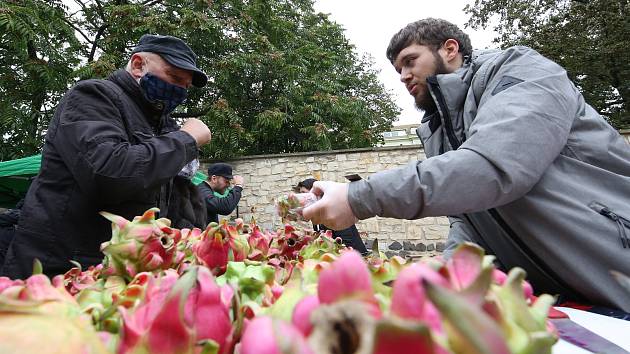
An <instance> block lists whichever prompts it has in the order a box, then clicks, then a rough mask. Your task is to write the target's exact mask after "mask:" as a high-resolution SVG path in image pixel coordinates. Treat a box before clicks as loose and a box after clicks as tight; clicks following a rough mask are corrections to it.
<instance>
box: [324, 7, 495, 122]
mask: <svg viewBox="0 0 630 354" xmlns="http://www.w3.org/2000/svg"><path fill="white" fill-rule="evenodd" d="M473 2H474V0H437V1H436V0H415V1H414V0H386V1H382V0H373V1H366V0H315V10H316V11H320V12H323V13H328V14H330V18H331V19H332V20H334V21H335V22H337V23H338V24H340V25H342V26H343V27H344V28H345V30H346V37H347V38H348V40H349V41H350V43H352V44H354V45H355V46H356V47H357V51H358V52H359V53H369V54H370V55H372V57H373V58H374V62H375V68H376V69H377V70H380V71H381V72H380V75H379V78H380V80H381V82H382V83H383V85H385V88H387V89H388V90H390V91H391V92H392V93H393V94H394V99H395V101H396V103H397V104H398V106H400V108H401V109H402V113H401V114H400V118H399V120H398V122H396V123H394V124H395V125H398V124H410V123H419V122H420V116H421V113H419V112H418V111H417V110H416V109H415V107H414V105H413V98H412V97H411V96H410V95H409V93H407V90H406V89H405V87H404V86H403V84H402V83H401V82H400V80H399V76H398V73H396V70H394V68H393V67H392V66H391V64H390V63H389V60H387V58H386V57H385V50H386V49H387V45H388V44H389V40H390V38H391V37H392V35H394V34H395V33H396V32H398V31H399V30H400V29H401V28H402V27H404V26H405V25H406V24H407V23H410V22H414V21H416V20H419V19H422V18H425V17H438V18H443V19H445V20H448V21H450V22H452V23H454V24H456V25H458V26H459V27H460V28H462V29H463V30H464V31H465V32H466V33H468V35H469V36H470V39H471V41H472V45H473V48H475V49H483V48H492V47H493V45H492V38H494V37H495V35H494V32H493V31H491V30H489V29H488V30H485V31H473V30H471V29H469V28H468V29H467V28H464V24H465V23H466V21H467V20H468V16H467V15H466V14H465V13H464V11H463V8H464V6H466V4H468V3H473Z"/></svg>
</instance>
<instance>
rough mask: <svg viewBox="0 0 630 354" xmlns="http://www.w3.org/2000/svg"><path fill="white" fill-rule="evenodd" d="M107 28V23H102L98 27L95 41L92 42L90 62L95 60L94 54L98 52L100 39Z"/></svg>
mask: <svg viewBox="0 0 630 354" xmlns="http://www.w3.org/2000/svg"><path fill="white" fill-rule="evenodd" d="M106 28H107V25H106V24H102V25H101V27H99V28H98V31H97V32H96V35H95V36H94V42H92V50H91V51H90V56H89V57H88V60H87V61H88V63H91V62H93V61H94V55H95V54H96V48H97V47H98V39H99V38H100V37H101V35H103V32H105V29H106Z"/></svg>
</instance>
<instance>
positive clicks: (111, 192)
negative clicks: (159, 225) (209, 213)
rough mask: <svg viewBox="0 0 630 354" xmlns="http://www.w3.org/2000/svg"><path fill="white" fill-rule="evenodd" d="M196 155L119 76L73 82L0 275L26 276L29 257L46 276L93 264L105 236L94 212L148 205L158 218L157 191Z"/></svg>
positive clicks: (137, 211)
mask: <svg viewBox="0 0 630 354" xmlns="http://www.w3.org/2000/svg"><path fill="white" fill-rule="evenodd" d="M196 157H197V148H196V144H195V140H194V139H193V138H192V136H190V135H189V134H188V133H186V132H183V131H179V130H178V127H177V125H176V123H175V121H174V120H172V119H170V118H169V117H167V116H165V115H163V114H162V107H161V104H160V103H157V104H151V103H150V102H148V101H146V100H145V99H144V98H143V95H142V92H141V90H140V86H139V85H138V84H137V82H136V81H135V80H134V79H133V78H132V77H131V75H130V74H128V73H127V72H126V71H124V70H118V71H116V72H115V73H113V74H112V75H111V76H110V77H109V78H108V79H107V80H86V81H81V82H79V83H77V84H76V85H75V86H74V87H72V88H71V89H70V90H69V91H68V92H67V93H66V95H65V96H64V97H63V99H62V100H61V101H60V103H59V105H58V106H57V110H56V111H55V115H54V117H53V119H52V121H51V122H50V125H49V127H48V131H47V133H46V139H45V144H44V148H43V151H42V165H41V170H40V173H39V175H38V176H37V178H36V179H35V180H34V182H33V184H32V185H31V187H30V189H29V191H28V194H27V196H26V202H25V204H24V207H23V209H22V215H21V218H20V222H19V224H18V227H17V232H16V237H15V239H14V241H13V243H12V244H11V246H10V247H9V250H8V253H7V257H6V260H5V263H4V267H3V269H2V272H1V273H2V274H3V275H7V276H10V277H13V278H24V277H27V276H29V275H30V274H31V270H32V262H33V259H34V258H37V259H39V260H40V261H41V262H42V264H43V266H44V272H45V273H46V274H48V275H53V274H58V273H62V272H65V271H66V270H67V269H69V268H70V267H71V266H72V265H71V264H70V263H69V260H76V261H78V262H79V263H81V265H83V266H89V265H93V264H97V263H99V262H100V261H101V260H102V257H103V255H102V254H101V252H100V245H101V243H102V242H105V241H108V240H109V239H110V238H111V233H112V229H111V223H110V222H109V221H108V220H106V219H105V218H104V217H102V216H101V215H99V211H108V212H110V213H114V214H117V215H121V216H123V217H125V218H127V219H132V218H133V217H134V216H137V215H141V214H142V213H143V212H144V211H145V210H147V209H149V208H151V207H155V206H158V207H159V208H161V210H162V212H163V213H165V212H166V209H167V207H168V204H167V202H166V201H167V198H165V195H166V187H165V186H167V185H169V181H170V180H171V179H172V178H173V177H174V176H176V175H177V173H178V172H179V171H180V170H181V169H182V167H183V166H184V165H185V164H186V163H188V162H189V161H191V160H193V159H194V158H196Z"/></svg>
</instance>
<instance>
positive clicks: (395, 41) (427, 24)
mask: <svg viewBox="0 0 630 354" xmlns="http://www.w3.org/2000/svg"><path fill="white" fill-rule="evenodd" d="M447 39H454V40H456V41H457V43H458V44H459V52H460V53H462V55H463V56H464V57H468V56H470V55H471V54H472V44H470V38H469V37H468V35H467V34H466V33H464V32H463V31H462V30H460V29H459V27H457V26H456V25H454V24H452V23H450V22H448V21H446V20H442V19H439V18H425V19H422V20H419V21H416V22H412V23H410V24H408V25H407V26H405V28H403V29H401V30H400V31H398V33H396V34H395V35H394V36H393V37H392V39H391V40H390V41H389V46H388V47H387V52H386V55H387V59H389V61H390V62H391V63H392V64H393V63H394V61H395V60H396V57H397V56H398V54H399V53H400V51H402V50H403V49H405V48H407V47H408V46H410V45H412V44H420V45H426V46H429V47H433V50H434V51H436V50H438V49H439V48H440V46H441V45H442V44H443V43H444V42H446V40H447Z"/></svg>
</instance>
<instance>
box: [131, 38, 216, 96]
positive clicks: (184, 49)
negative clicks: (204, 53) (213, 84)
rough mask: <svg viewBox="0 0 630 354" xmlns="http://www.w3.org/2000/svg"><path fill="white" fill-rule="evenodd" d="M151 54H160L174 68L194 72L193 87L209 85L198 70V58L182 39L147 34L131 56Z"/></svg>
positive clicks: (202, 73)
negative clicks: (143, 53) (141, 53)
mask: <svg viewBox="0 0 630 354" xmlns="http://www.w3.org/2000/svg"><path fill="white" fill-rule="evenodd" d="M138 52H151V53H155V54H158V55H159V56H161V57H162V59H164V60H165V61H166V62H167V63H169V64H171V65H173V66H174V67H177V68H180V69H184V70H190V71H192V72H193V79H192V83H193V85H195V86H197V87H204V86H206V84H207V83H208V77H207V76H206V74H205V73H204V72H203V71H201V70H199V68H197V56H196V55H195V53H194V52H193V51H192V49H190V47H189V46H188V45H187V44H186V43H184V41H182V40H181V39H179V38H177V37H173V36H160V35H152V34H145V35H143V36H142V37H140V42H138V45H137V46H136V47H135V48H134V49H133V51H132V52H131V54H134V53H138Z"/></svg>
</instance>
